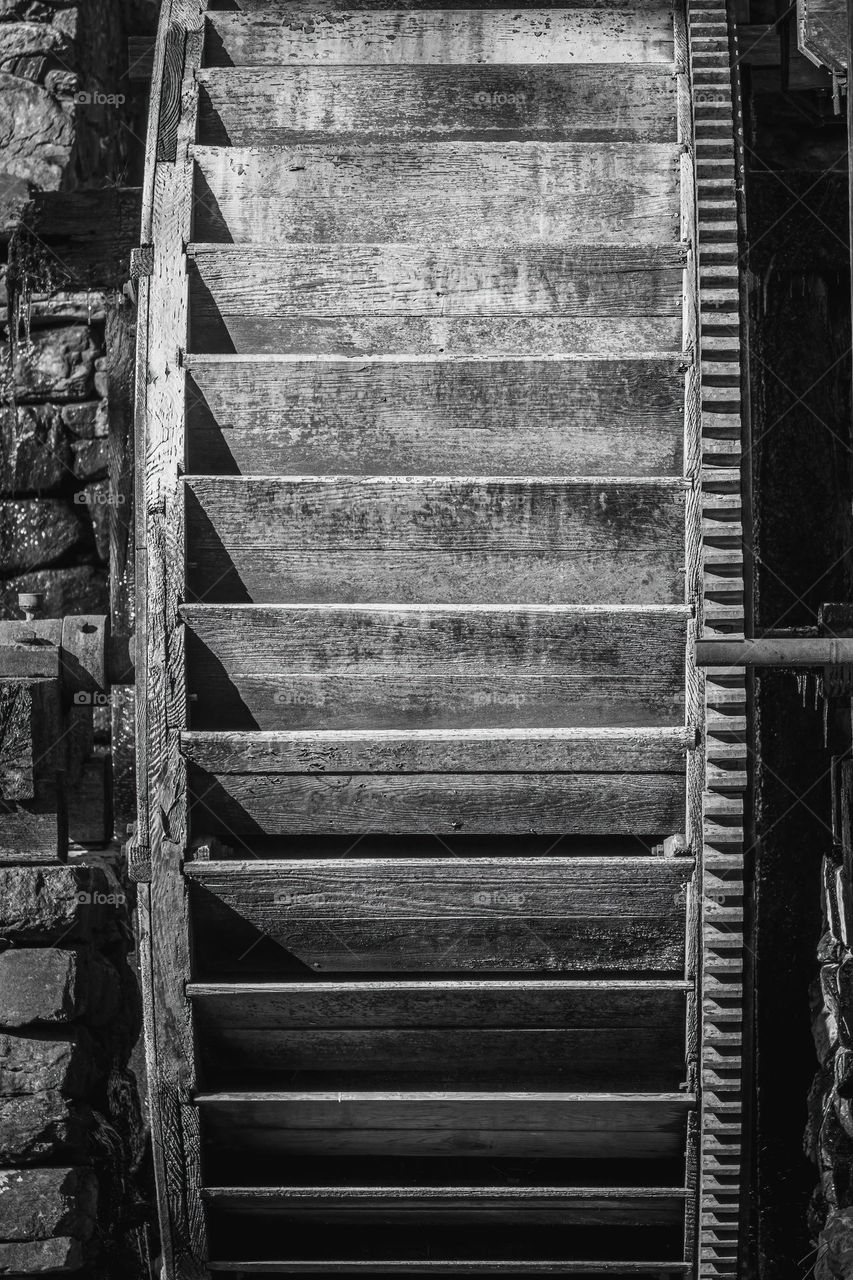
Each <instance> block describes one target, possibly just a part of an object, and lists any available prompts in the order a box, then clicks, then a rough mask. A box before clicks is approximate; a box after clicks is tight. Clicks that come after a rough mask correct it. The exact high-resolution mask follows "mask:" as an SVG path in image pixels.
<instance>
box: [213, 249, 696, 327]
mask: <svg viewBox="0 0 853 1280" xmlns="http://www.w3.org/2000/svg"><path fill="white" fill-rule="evenodd" d="M189 252H190V256H191V259H192V268H193V269H192V273H191V281H190V298H191V305H192V306H193V308H194V311H195V313H196V319H201V320H203V319H204V317H205V316H206V315H207V314H209V313H210V310H211V308H213V309H214V311H218V312H219V313H221V315H222V317H223V319H225V320H226V322H227V321H228V320H229V319H230V318H231V317H234V316H237V317H239V316H247V317H252V318H255V319H261V318H265V319H284V318H286V317H290V316H299V315H305V314H309V315H314V316H323V317H329V318H332V317H335V316H346V315H349V314H352V313H357V314H361V315H365V316H374V317H377V318H378V317H380V316H401V317H406V318H413V317H418V316H442V317H447V318H452V317H459V318H462V317H466V316H469V317H472V316H494V317H496V318H504V319H506V318H508V317H509V316H513V315H515V316H520V317H522V316H523V317H526V318H528V319H530V318H532V317H535V316H554V317H567V318H568V317H576V318H577V317H581V316H590V317H596V318H598V319H602V318H603V317H605V316H612V317H614V318H615V317H619V316H644V317H650V316H656V315H660V316H671V315H672V314H673V313H674V312H675V311H677V310H680V307H681V290H682V268H683V264H684V251H683V249H682V247H681V246H672V247H669V246H664V247H661V248H653V247H651V248H634V249H621V248H620V249H615V248H613V247H612V246H607V245H603V246H601V247H600V248H599V247H597V246H593V247H588V246H583V247H577V248H571V249H562V248H559V247H554V246H544V247H543V246H524V247H521V248H505V247H502V246H500V245H498V246H482V247H481V246H462V247H458V246H452V245H451V246H448V245H438V246H434V247H432V246H426V245H399V244H395V245H340V244H318V245H290V246H286V247H276V248H259V247H257V246H250V245H238V246H234V247H222V246H217V245H201V244H193V245H191V246H190V249H189Z"/></svg>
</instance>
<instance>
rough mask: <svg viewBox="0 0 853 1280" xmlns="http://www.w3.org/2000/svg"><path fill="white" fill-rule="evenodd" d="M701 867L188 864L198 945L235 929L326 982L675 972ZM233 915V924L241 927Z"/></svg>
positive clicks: (526, 862)
mask: <svg viewBox="0 0 853 1280" xmlns="http://www.w3.org/2000/svg"><path fill="white" fill-rule="evenodd" d="M691 869H692V864H690V863H689V861H682V860H680V859H679V860H677V861H676V860H672V861H669V860H663V859H655V858H632V859H627V860H617V859H599V858H582V859H572V858H537V859H511V858H504V859H501V858H491V859H490V858H468V859H465V858H445V859H441V860H438V861H435V860H430V859H417V858H415V859H412V858H401V859H346V860H334V859H328V860H314V861H313V862H302V861H300V862H288V861H270V862H263V861H259V860H256V861H254V862H242V863H241V862H233V863H231V862H229V863H214V862H209V863H204V862H198V863H191V864H187V867H186V872H187V875H188V876H189V880H190V885H191V889H192V895H193V903H194V919H195V928H196V935H197V937H198V938H199V939H200V941H201V945H202V947H203V946H204V945H205V938H206V937H207V938H211V939H212V938H213V937H216V939H217V942H218V946H219V947H220V948H223V950H227V935H228V932H229V929H230V928H231V926H230V924H229V921H230V920H231V919H232V918H234V919H236V918H239V919H240V921H241V922H242V925H241V927H243V928H245V926H246V925H249V926H251V927H252V928H253V929H254V930H257V931H258V932H259V934H260V935H266V937H268V938H269V939H271V940H272V941H273V942H275V943H277V944H278V946H279V947H281V948H282V949H283V950H284V952H285V953H287V954H288V955H290V956H292V957H293V958H295V959H296V960H298V961H299V962H300V963H302V964H304V965H307V966H308V967H309V968H311V969H314V970H317V971H323V972H326V971H339V972H371V971H372V972H388V971H391V972H395V971H396V972H413V971H414V972H447V971H454V970H455V971H465V970H473V971H477V970H499V971H504V972H529V971H531V970H533V971H536V970H540V971H543V972H548V971H560V970H563V971H570V972H571V971H578V970H580V971H583V970H586V971H589V970H590V969H592V970H597V971H600V972H612V971H614V970H615V971H618V970H620V969H625V968H630V969H632V970H635V971H636V970H641V971H642V970H648V971H650V972H673V971H676V970H678V969H679V967H680V965H681V964H683V956H684V920H685V898H684V882H685V881H686V880H687V879H689V877H690V875H691ZM235 913H236V915H235Z"/></svg>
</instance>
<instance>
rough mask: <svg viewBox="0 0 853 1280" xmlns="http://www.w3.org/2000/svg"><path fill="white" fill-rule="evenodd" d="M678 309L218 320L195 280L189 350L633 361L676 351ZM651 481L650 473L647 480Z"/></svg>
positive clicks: (202, 285)
mask: <svg viewBox="0 0 853 1280" xmlns="http://www.w3.org/2000/svg"><path fill="white" fill-rule="evenodd" d="M681 341H682V324H681V314H680V308H679V309H678V310H676V309H673V313H672V315H658V316H641V315H632V316H606V317H604V318H603V319H602V318H596V317H595V316H584V317H582V318H571V317H569V318H566V317H562V316H540V317H537V318H533V319H530V318H525V317H524V316H508V317H507V316H488V317H485V318H483V317H464V316H463V317H461V318H460V317H454V316H451V317H449V318H448V317H445V316H440V315H436V316H392V317H385V316H363V315H358V314H352V315H346V316H313V315H298V316H278V317H269V316H253V315H244V314H242V313H237V314H235V313H230V314H227V315H223V313H222V311H221V309H220V307H219V304H218V302H217V300H216V298H215V296H214V294H213V293H211V291H210V289H209V288H208V286H207V285H206V284H205V283H204V281H203V280H202V279H199V278H198V277H196V280H195V289H194V311H193V316H192V333H191V341H190V349H191V350H192V351H194V352H222V353H233V352H239V353H242V354H243V355H245V356H252V355H257V354H259V353H261V354H269V355H272V356H278V355H281V354H282V353H285V354H295V355H309V356H331V357H338V356H339V357H353V356H358V357H361V356H376V355H380V356H381V355H383V354H386V353H388V352H391V353H393V354H394V355H395V356H399V355H403V356H406V355H415V356H418V355H422V354H427V355H433V356H436V357H441V356H451V357H459V356H492V357H498V358H499V357H503V356H506V357H510V358H512V357H515V356H528V357H539V358H546V357H549V356H576V355H590V356H595V357H597V358H611V359H632V358H633V357H635V356H637V355H638V354H642V353H643V352H649V353H654V352H657V351H666V352H671V353H676V352H680V350H681ZM651 474H653V473H651Z"/></svg>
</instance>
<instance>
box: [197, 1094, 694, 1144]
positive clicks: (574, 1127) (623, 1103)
mask: <svg viewBox="0 0 853 1280" xmlns="http://www.w3.org/2000/svg"><path fill="white" fill-rule="evenodd" d="M198 1103H199V1106H200V1108H201V1111H202V1115H203V1119H204V1125H205V1131H206V1136H207V1141H208V1143H209V1144H210V1145H211V1146H214V1147H215V1146H217V1145H219V1144H224V1143H230V1144H233V1145H234V1147H235V1148H236V1149H239V1150H241V1151H242V1152H256V1153H258V1154H261V1153H274V1154H282V1155H284V1154H285V1153H286V1154H287V1155H298V1154H306V1155H311V1154H317V1153H321V1152H327V1153H329V1154H331V1153H333V1152H335V1151H339V1152H341V1153H358V1154H364V1155H370V1154H385V1153H395V1154H400V1155H403V1154H413V1155H442V1154H446V1153H449V1152H453V1154H456V1155H470V1154H477V1155H486V1154H493V1155H516V1156H526V1155H537V1156H541V1155H561V1156H563V1157H566V1158H568V1157H572V1156H575V1157H582V1158H583V1157H589V1156H604V1155H608V1154H609V1155H614V1154H619V1155H620V1157H621V1158H623V1159H648V1158H656V1157H667V1156H675V1155H677V1154H678V1153H679V1152H680V1150H681V1149H682V1147H683V1141H684V1126H685V1118H686V1115H687V1113H688V1111H689V1110H690V1109H691V1108H692V1106H693V1105H694V1099H693V1098H692V1097H691V1096H690V1095H689V1094H674V1093H673V1094H623V1095H615V1094H607V1093H598V1094H565V1093H558V1092H552V1093H541V1094H536V1093H528V1094H518V1093H509V1092H507V1093H499V1094H478V1093H473V1092H458V1093H452V1094H449V1093H443V1094H430V1093H424V1092H421V1093H414V1092H412V1093H398V1094H387V1095H383V1094H377V1093H371V1094H366V1093H361V1094H360V1093H344V1092H336V1093H333V1094H322V1093H320V1092H316V1093H303V1094H301V1093H279V1094H276V1093H269V1094H261V1093H248V1092H247V1093H241V1094H229V1093H219V1094H202V1095H200V1096H199V1098H198Z"/></svg>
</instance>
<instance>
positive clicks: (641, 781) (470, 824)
mask: <svg viewBox="0 0 853 1280" xmlns="http://www.w3.org/2000/svg"><path fill="white" fill-rule="evenodd" d="M190 795H191V804H192V798H193V797H200V798H201V804H200V809H199V810H198V812H197V814H196V823H197V826H199V827H200V828H201V829H203V830H205V831H211V830H212V832H213V834H217V835H220V836H222V837H223V838H225V837H227V835H228V834H229V833H231V834H236V835H240V836H258V835H290V834H293V835H309V834H312V835H328V834H341V835H348V834H352V835H353V836H354V835H356V834H357V833H359V832H366V831H372V832H383V833H387V834H404V833H414V834H422V835H430V834H440V833H442V832H443V833H446V834H448V835H452V834H454V833H456V834H457V835H458V834H461V833H465V834H488V833H496V834H502V835H508V834H517V835H524V834H525V833H527V832H530V831H531V830H533V831H536V832H538V833H540V834H552V835H564V834H565V835H571V834H583V835H586V834H590V833H601V834H608V833H613V834H620V835H623V834H625V835H631V834H633V835H643V834H647V833H656V832H669V831H672V830H673V829H675V828H677V827H679V826H683V825H684V805H685V787H684V779H683V777H681V776H680V775H678V774H659V773H634V774H625V775H620V774H594V773H584V774H556V775H553V774H537V773H528V774H503V773H497V774H496V773H476V774H448V773H439V774H399V775H397V776H388V775H383V774H358V775H354V774H320V775H316V776H300V775H298V774H284V775H282V774H263V775H260V776H256V775H255V774H249V773H246V774H243V773H239V774H210V773H206V772H202V771H201V770H198V769H191V771H190ZM212 813H213V814H215V817H212V816H211V814H212ZM191 816H192V810H191Z"/></svg>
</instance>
